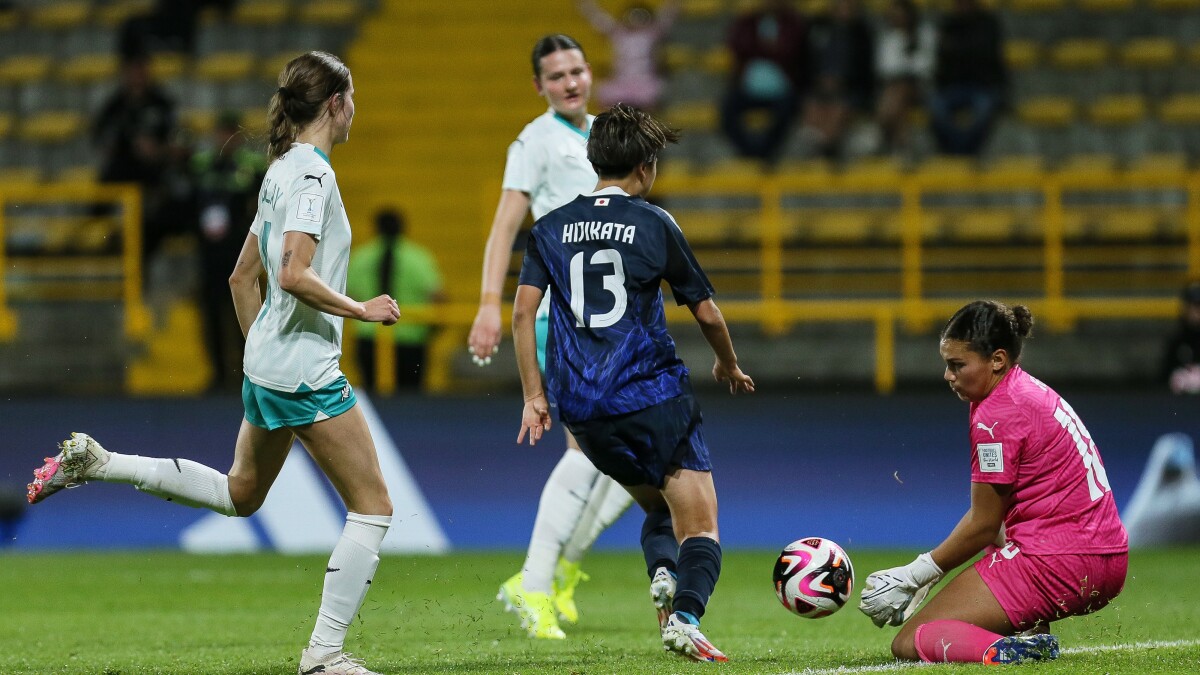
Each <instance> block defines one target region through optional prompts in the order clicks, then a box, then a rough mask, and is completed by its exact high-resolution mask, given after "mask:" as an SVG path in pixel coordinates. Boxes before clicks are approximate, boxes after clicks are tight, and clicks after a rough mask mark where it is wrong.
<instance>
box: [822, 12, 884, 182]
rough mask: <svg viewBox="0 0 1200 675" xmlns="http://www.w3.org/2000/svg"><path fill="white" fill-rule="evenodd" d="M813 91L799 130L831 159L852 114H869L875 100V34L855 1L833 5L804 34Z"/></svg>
mask: <svg viewBox="0 0 1200 675" xmlns="http://www.w3.org/2000/svg"><path fill="white" fill-rule="evenodd" d="M808 42H809V45H810V48H811V50H812V51H811V57H810V59H811V61H810V63H811V68H812V88H811V90H810V91H809V97H808V102H807V103H806V104H805V107H804V129H805V131H806V133H807V135H809V136H810V137H811V142H812V144H813V146H814V147H813V149H814V150H815V152H816V153H817V154H819V155H821V156H822V157H828V158H830V159H833V158H836V157H837V156H839V155H840V154H841V149H842V140H843V139H844V137H845V135H846V130H847V129H848V128H849V126H850V123H851V122H852V121H853V120H854V117H855V115H858V114H863V115H870V114H871V113H872V112H873V110H874V101H875V33H874V29H873V28H872V27H871V24H870V23H869V22H868V21H867V20H866V18H864V17H863V14H862V6H861V5H860V4H859V1H858V0H836V2H835V3H834V5H833V9H832V11H831V12H829V13H828V14H826V15H824V16H822V17H820V18H818V19H816V20H814V21H813V24H812V27H811V28H810V29H809V31H808Z"/></svg>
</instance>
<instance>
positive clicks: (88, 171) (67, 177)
mask: <svg viewBox="0 0 1200 675" xmlns="http://www.w3.org/2000/svg"><path fill="white" fill-rule="evenodd" d="M54 182H55V183H59V184H63V185H93V184H95V182H96V167H94V166H92V165H90V164H84V165H82V166H69V167H67V168H65V169H62V170H61V171H59V172H58V173H57V174H56V175H55V176H54Z"/></svg>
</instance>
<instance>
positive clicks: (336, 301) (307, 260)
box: [279, 231, 400, 326]
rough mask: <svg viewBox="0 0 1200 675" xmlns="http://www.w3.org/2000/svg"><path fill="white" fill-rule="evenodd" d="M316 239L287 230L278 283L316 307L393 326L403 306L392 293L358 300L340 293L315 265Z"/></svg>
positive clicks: (298, 298) (346, 316) (326, 311)
mask: <svg viewBox="0 0 1200 675" xmlns="http://www.w3.org/2000/svg"><path fill="white" fill-rule="evenodd" d="M316 251H317V240H316V239H314V238H313V236H312V235H311V234H307V233H304V232H296V231H292V232H285V233H284V235H283V257H282V258H281V259H280V261H279V287H280V288H282V289H283V290H285V291H287V292H288V293H291V294H292V295H294V296H296V299H297V300H299V301H300V302H303V303H304V304H306V305H308V306H309V307H312V308H313V309H315V310H318V311H321V312H325V313H326V314H333V315H334V316H341V317H345V318H348V319H358V320H359V321H372V322H379V323H382V324H383V325H385V326H390V325H392V324H394V323H396V321H397V320H398V319H399V318H400V306H399V305H397V304H396V301H395V300H394V299H393V298H392V297H391V296H389V295H380V296H376V297H374V298H372V299H370V300H367V301H366V302H358V301H357V300H355V299H353V298H351V297H350V296H348V295H346V294H344V293H338V292H337V291H335V290H333V289H332V288H330V286H329V284H327V283H325V282H324V281H323V280H322V279H321V277H320V276H318V275H317V272H316V270H314V269H313V268H312V260H313V255H314V254H315V253H316Z"/></svg>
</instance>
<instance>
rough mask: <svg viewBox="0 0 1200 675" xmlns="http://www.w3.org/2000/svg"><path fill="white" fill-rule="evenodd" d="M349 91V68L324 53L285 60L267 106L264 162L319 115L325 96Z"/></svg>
mask: <svg viewBox="0 0 1200 675" xmlns="http://www.w3.org/2000/svg"><path fill="white" fill-rule="evenodd" d="M349 88H350V69H349V68H347V67H346V64H344V63H342V60H341V59H339V58H338V57H336V56H334V55H333V54H329V53H326V52H315V51H314V52H308V53H307V54H301V55H300V56H297V57H296V58H294V59H292V60H291V61H288V64H287V65H286V66H284V67H283V72H281V73H280V74H279V88H278V89H276V90H275V94H274V95H272V96H271V103H270V104H269V105H268V106H267V129H268V130H269V131H268V135H267V159H268V161H275V160H276V159H278V158H279V156H280V155H282V154H283V153H285V152H287V151H288V149H289V148H291V147H292V143H295V142H296V137H297V136H299V135H300V132H301V131H303V130H304V127H306V126H308V124H310V123H311V122H313V121H314V120H316V119H317V118H319V117H320V116H321V112H322V111H323V109H324V108H325V104H326V102H327V101H328V100H329V97H331V96H333V95H334V94H340V93H344V92H345V91H346V90H347V89H349Z"/></svg>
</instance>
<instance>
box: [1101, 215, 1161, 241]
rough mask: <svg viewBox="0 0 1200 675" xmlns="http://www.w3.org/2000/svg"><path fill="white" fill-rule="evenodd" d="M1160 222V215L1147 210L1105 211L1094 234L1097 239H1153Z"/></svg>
mask: <svg viewBox="0 0 1200 675" xmlns="http://www.w3.org/2000/svg"><path fill="white" fill-rule="evenodd" d="M1160 220H1161V218H1160V217H1159V214H1158V213H1156V212H1155V211H1151V210H1147V209H1136V210H1135V209H1121V210H1114V211H1105V212H1103V213H1101V214H1100V216H1099V218H1097V219H1096V221H1095V223H1094V229H1093V234H1094V236H1095V237H1096V238H1097V239H1117V240H1129V239H1153V238H1155V237H1156V236H1158V233H1159V221H1160Z"/></svg>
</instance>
